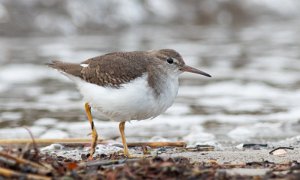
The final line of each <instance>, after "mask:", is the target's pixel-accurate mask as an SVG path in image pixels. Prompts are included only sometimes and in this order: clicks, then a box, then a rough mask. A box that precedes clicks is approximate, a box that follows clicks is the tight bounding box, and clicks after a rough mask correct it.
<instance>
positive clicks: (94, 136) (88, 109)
mask: <svg viewBox="0 0 300 180" xmlns="http://www.w3.org/2000/svg"><path fill="white" fill-rule="evenodd" d="M84 107H85V112H86V115H87V118H88V120H89V122H90V124H91V129H92V145H91V151H90V157H89V159H93V154H94V153H95V149H96V145H97V139H98V134H97V131H96V129H95V125H94V121H93V117H92V113H91V106H90V105H89V104H88V103H85V106H84Z"/></svg>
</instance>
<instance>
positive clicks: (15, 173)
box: [0, 167, 51, 180]
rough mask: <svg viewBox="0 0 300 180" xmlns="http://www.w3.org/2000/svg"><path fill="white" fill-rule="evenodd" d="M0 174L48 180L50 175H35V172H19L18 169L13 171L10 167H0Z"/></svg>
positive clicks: (10, 176) (8, 176)
mask: <svg viewBox="0 0 300 180" xmlns="http://www.w3.org/2000/svg"><path fill="white" fill-rule="evenodd" d="M0 175H1V176H4V177H7V178H19V179H20V178H25V179H41V180H50V179H51V178H50V177H47V176H42V175H36V174H29V173H21V172H18V171H14V170H11V169H6V168H2V167H0Z"/></svg>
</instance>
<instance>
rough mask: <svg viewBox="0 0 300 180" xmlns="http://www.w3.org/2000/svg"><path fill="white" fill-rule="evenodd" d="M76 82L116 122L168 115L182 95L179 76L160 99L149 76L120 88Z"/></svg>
mask: <svg viewBox="0 0 300 180" xmlns="http://www.w3.org/2000/svg"><path fill="white" fill-rule="evenodd" d="M71 79H72V80H74V81H75V82H76V84H77V86H78V88H79V90H80V92H81V94H82V95H83V97H84V100H85V101H86V102H88V103H89V104H90V105H91V106H92V107H93V108H94V109H95V110H97V111H99V112H100V113H102V114H103V115H105V116H106V117H108V118H109V119H111V120H113V121H129V120H143V119H149V118H153V117H156V116H158V115H159V114H161V113H163V112H165V111H166V110H167V109H168V108H169V107H170V106H171V105H172V104H173V102H174V99H175V97H176V95H177V92H178V77H172V78H170V79H168V80H166V82H165V83H164V86H165V87H163V91H162V92H161V94H160V95H158V96H156V95H155V94H154V91H153V89H152V88H150V87H149V85H148V82H147V75H144V76H142V77H140V78H137V79H135V80H133V81H131V82H130V83H128V84H124V85H123V86H121V87H120V88H118V89H116V88H111V87H101V86H98V85H95V84H91V83H87V82H85V81H83V80H81V79H79V78H71Z"/></svg>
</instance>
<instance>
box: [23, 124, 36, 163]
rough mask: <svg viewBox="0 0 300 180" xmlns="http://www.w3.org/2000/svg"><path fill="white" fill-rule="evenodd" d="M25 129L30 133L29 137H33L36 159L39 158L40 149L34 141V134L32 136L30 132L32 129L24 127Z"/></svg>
mask: <svg viewBox="0 0 300 180" xmlns="http://www.w3.org/2000/svg"><path fill="white" fill-rule="evenodd" d="M24 128H25V129H26V130H27V131H28V133H29V135H30V137H31V141H32V145H33V149H34V151H35V157H37V156H38V154H39V149H38V147H37V144H36V142H35V140H34V137H33V134H32V132H31V131H30V129H29V128H28V127H26V126H24Z"/></svg>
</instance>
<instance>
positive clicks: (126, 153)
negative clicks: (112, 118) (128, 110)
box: [119, 121, 130, 157]
mask: <svg viewBox="0 0 300 180" xmlns="http://www.w3.org/2000/svg"><path fill="white" fill-rule="evenodd" d="M119 129H120V134H121V138H122V143H123V147H124V155H125V156H127V157H129V156H130V155H129V151H128V146H127V143H126V137H125V133H124V130H125V121H124V122H120V124H119Z"/></svg>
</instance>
